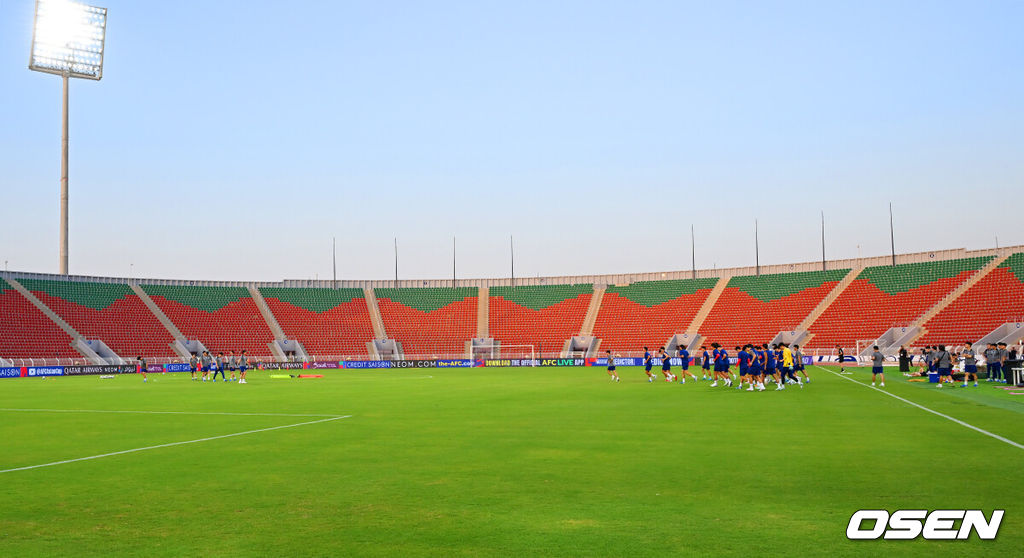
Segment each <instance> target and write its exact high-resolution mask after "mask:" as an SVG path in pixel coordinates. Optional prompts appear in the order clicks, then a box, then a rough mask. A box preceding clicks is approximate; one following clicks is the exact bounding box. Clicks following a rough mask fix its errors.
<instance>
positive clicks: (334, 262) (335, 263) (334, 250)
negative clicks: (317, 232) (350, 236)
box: [331, 236, 338, 290]
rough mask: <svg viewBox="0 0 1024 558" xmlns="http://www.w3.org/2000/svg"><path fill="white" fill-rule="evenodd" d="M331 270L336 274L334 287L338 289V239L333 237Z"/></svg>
mask: <svg viewBox="0 0 1024 558" xmlns="http://www.w3.org/2000/svg"><path fill="white" fill-rule="evenodd" d="M331 269H332V271H333V272H334V281H333V287H334V289H335V290H337V289H338V237H336V236H332V237H331Z"/></svg>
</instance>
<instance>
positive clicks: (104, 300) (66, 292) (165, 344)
mask: <svg viewBox="0 0 1024 558" xmlns="http://www.w3.org/2000/svg"><path fill="white" fill-rule="evenodd" d="M20 282H21V284H22V285H23V286H24V287H25V288H26V289H28V290H29V291H31V292H32V294H33V295H35V297H36V298H38V299H39V301H40V302H42V303H43V304H45V305H46V306H47V307H48V308H49V309H50V310H53V311H54V312H55V313H56V314H57V315H58V316H60V317H61V318H62V319H63V320H64V321H65V322H67V323H68V324H69V325H70V326H71V327H73V328H75V330H76V331H77V332H78V333H79V334H81V335H82V336H83V337H85V338H86V339H99V340H101V341H103V342H104V343H106V345H107V346H108V347H110V348H111V349H112V350H113V351H114V352H115V353H117V354H118V355H119V356H120V357H122V358H129V359H131V358H135V357H136V356H138V355H145V356H147V357H173V356H176V355H175V352H174V351H173V350H172V349H171V347H170V343H171V342H173V341H174V339H173V338H172V337H171V334H170V333H168V332H167V329H165V328H164V326H163V325H162V324H160V322H159V321H158V320H157V319H156V317H154V316H153V314H152V313H151V312H150V311H149V308H146V305H145V303H143V302H142V300H141V299H139V297H138V296H137V295H136V294H135V293H134V292H132V290H131V288H130V287H129V286H128V285H127V284H125V283H93V282H85V281H60V280H45V279H22V280H21V281H20Z"/></svg>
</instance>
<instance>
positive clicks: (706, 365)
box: [700, 345, 718, 387]
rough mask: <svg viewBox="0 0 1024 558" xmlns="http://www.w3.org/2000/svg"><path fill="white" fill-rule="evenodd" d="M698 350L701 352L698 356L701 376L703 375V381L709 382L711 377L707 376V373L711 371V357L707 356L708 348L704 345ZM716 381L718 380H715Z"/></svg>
mask: <svg viewBox="0 0 1024 558" xmlns="http://www.w3.org/2000/svg"><path fill="white" fill-rule="evenodd" d="M700 350H701V351H703V354H701V356H700V368H701V374H703V375H704V379H705V380H710V379H711V376H709V375H708V371H709V370H711V355H710V354H708V348H707V346H706V345H701V346H700ZM717 379H718V378H715V380H717ZM712 387H714V386H712Z"/></svg>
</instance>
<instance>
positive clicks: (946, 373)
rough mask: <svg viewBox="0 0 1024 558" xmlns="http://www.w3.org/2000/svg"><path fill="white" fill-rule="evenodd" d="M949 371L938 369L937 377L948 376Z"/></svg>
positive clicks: (947, 369)
mask: <svg viewBox="0 0 1024 558" xmlns="http://www.w3.org/2000/svg"><path fill="white" fill-rule="evenodd" d="M950 372H951V370H950V369H949V368H939V376H949V375H951V374H950Z"/></svg>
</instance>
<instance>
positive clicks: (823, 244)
mask: <svg viewBox="0 0 1024 558" xmlns="http://www.w3.org/2000/svg"><path fill="white" fill-rule="evenodd" d="M821 270H822V271H825V270H826V269H825V210H824V209H822V210H821Z"/></svg>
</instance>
